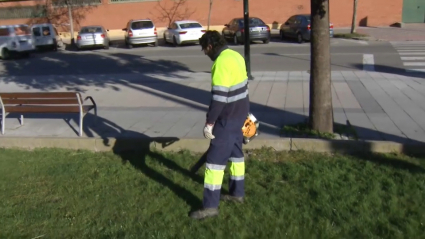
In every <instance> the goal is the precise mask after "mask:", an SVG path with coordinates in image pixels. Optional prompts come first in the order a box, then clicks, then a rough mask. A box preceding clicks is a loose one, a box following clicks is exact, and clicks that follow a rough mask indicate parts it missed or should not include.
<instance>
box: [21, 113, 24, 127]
mask: <svg viewBox="0 0 425 239" xmlns="http://www.w3.org/2000/svg"><path fill="white" fill-rule="evenodd" d="M21 125H24V115H21Z"/></svg>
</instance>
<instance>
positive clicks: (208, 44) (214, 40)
mask: <svg viewBox="0 0 425 239" xmlns="http://www.w3.org/2000/svg"><path fill="white" fill-rule="evenodd" d="M199 44H200V45H201V47H202V50H203V51H204V53H205V55H207V56H209V57H210V59H211V60H214V55H215V54H216V53H217V51H218V50H220V48H222V47H223V46H225V45H226V40H225V39H224V38H223V36H221V34H220V33H219V32H218V31H207V32H205V33H204V35H202V37H201V38H199Z"/></svg>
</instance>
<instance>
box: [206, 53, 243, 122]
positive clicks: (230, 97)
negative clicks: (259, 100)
mask: <svg viewBox="0 0 425 239" xmlns="http://www.w3.org/2000/svg"><path fill="white" fill-rule="evenodd" d="M218 54H219V55H218V56H217V57H216V59H215V61H214V64H213V66H212V68H211V78H212V90H211V92H212V99H211V104H210V107H209V110H208V114H207V123H210V124H213V123H214V122H215V121H216V120H220V119H226V120H227V119H244V118H246V116H247V115H248V111H249V96H248V76H247V72H246V67H245V59H244V58H243V57H242V56H241V54H239V53H238V52H237V51H234V50H232V49H229V48H227V47H224V48H223V49H221V51H219V52H218Z"/></svg>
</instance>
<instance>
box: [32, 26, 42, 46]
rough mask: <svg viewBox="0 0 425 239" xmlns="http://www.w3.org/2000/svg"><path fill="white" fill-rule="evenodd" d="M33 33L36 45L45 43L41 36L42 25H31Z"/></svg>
mask: <svg viewBox="0 0 425 239" xmlns="http://www.w3.org/2000/svg"><path fill="white" fill-rule="evenodd" d="M31 33H32V36H33V39H34V45H35V46H39V45H43V43H42V36H41V27H40V26H39V25H35V26H33V27H31Z"/></svg>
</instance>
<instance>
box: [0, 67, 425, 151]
mask: <svg viewBox="0 0 425 239" xmlns="http://www.w3.org/2000/svg"><path fill="white" fill-rule="evenodd" d="M253 75H254V76H255V77H256V79H255V81H252V82H250V85H249V91H250V97H251V110H252V112H253V113H254V114H255V115H256V116H257V118H258V119H259V120H260V121H261V122H262V125H261V130H262V134H261V135H260V137H262V138H277V137H280V135H279V129H280V128H281V127H282V126H283V125H284V124H293V123H297V122H302V121H303V120H305V119H306V117H307V116H308V112H309V108H308V106H309V82H308V80H309V75H308V73H306V72H254V73H253ZM209 79H210V75H209V74H208V73H191V72H174V73H172V74H170V73H167V74H166V75H165V74H164V75H161V74H151V75H142V74H125V75H86V76H64V77H58V76H51V77H50V76H37V77H0V89H1V91H2V92H19V91H21V92H22V91H40V90H46V91H63V90H65V91H74V90H79V91H82V92H83V96H88V95H90V96H92V97H93V98H94V99H95V101H96V103H97V105H98V108H99V110H98V114H99V118H98V121H97V123H94V121H93V119H94V117H93V115H92V114H88V115H87V116H86V117H85V119H84V126H85V127H84V137H99V136H100V137H121V136H126V137H142V136H146V137H160V136H164V137H179V138H194V139H197V138H199V139H202V138H203V135H202V128H203V125H204V122H205V112H206V110H207V107H208V104H209V101H210V93H209V90H210V81H209ZM332 83H333V84H332V95H333V107H334V118H335V122H336V123H339V124H347V121H348V122H349V123H350V124H351V125H352V126H354V127H355V128H356V130H357V133H358V135H359V136H360V137H361V138H363V139H370V140H388V141H393V142H399V143H406V142H407V141H409V142H411V141H414V142H418V141H420V142H425V79H423V78H422V77H419V76H418V77H414V76H405V75H398V74H383V73H378V72H366V71H363V72H362V71H343V72H332ZM64 117H65V118H64ZM18 118H19V115H9V116H8V117H7V118H6V132H5V135H3V136H0V137H8V136H32V137H34V136H51V137H78V135H77V133H76V130H78V126H77V123H76V122H78V121H77V118H78V116H77V115H56V116H37V115H25V120H24V125H23V126H20V124H19V121H18ZM64 119H65V120H64Z"/></svg>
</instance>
